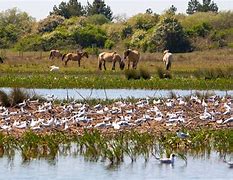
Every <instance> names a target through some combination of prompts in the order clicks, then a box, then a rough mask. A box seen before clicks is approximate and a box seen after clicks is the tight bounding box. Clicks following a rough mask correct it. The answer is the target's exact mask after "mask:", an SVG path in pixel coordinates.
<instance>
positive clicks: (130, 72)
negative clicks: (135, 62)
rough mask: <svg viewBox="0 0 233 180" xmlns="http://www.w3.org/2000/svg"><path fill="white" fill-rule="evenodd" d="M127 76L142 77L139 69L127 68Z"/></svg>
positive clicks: (132, 77)
mask: <svg viewBox="0 0 233 180" xmlns="http://www.w3.org/2000/svg"><path fill="white" fill-rule="evenodd" d="M125 77H126V78H127V79H128V80H130V79H140V72H139V71H137V70H136V69H128V70H125Z"/></svg>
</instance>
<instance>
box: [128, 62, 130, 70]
mask: <svg viewBox="0 0 233 180" xmlns="http://www.w3.org/2000/svg"><path fill="white" fill-rule="evenodd" d="M129 67H130V61H129V60H128V69H129Z"/></svg>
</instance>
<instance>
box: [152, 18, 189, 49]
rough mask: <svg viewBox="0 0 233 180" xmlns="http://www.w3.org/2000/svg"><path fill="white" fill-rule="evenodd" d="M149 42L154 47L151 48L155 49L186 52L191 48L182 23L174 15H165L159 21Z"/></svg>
mask: <svg viewBox="0 0 233 180" xmlns="http://www.w3.org/2000/svg"><path fill="white" fill-rule="evenodd" d="M149 44H150V46H153V48H154V49H152V48H150V50H155V51H163V50H165V49H169V50H170V51H171V52H186V51H190V49H191V46H190V42H189V41H188V38H187V36H186V34H185V32H184V30H183V28H182V26H181V24H180V23H179V22H178V20H177V19H175V18H174V17H165V18H164V19H162V20H161V21H160V22H159V23H158V25H157V27H156V28H155V31H154V33H153V35H152V37H151V42H149Z"/></svg>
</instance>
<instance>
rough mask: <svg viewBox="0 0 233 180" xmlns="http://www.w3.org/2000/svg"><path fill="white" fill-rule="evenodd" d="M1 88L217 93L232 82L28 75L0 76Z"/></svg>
mask: <svg viewBox="0 0 233 180" xmlns="http://www.w3.org/2000/svg"><path fill="white" fill-rule="evenodd" d="M0 82H1V84H0V86H1V87H23V88H91V89H93V88H95V89H106V88H116V89H120V88H134V89H136V88H139V89H197V90H205V89H206V90H207V89H219V90H232V89H233V78H218V79H210V80H205V79H196V78H179V77H177V78H173V79H160V78H156V77H154V78H151V79H150V80H144V79H138V80H127V79H126V78H122V77H116V76H108V75H102V76H83V75H82V76H81V75H80V76H73V75H69V76H65V77H64V76H63V75H60V74H57V75H31V76H10V75H2V76H0Z"/></svg>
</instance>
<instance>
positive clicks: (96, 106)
mask: <svg viewBox="0 0 233 180" xmlns="http://www.w3.org/2000/svg"><path fill="white" fill-rule="evenodd" d="M94 108H95V109H101V108H102V105H101V104H97V105H95V106H94Z"/></svg>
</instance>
